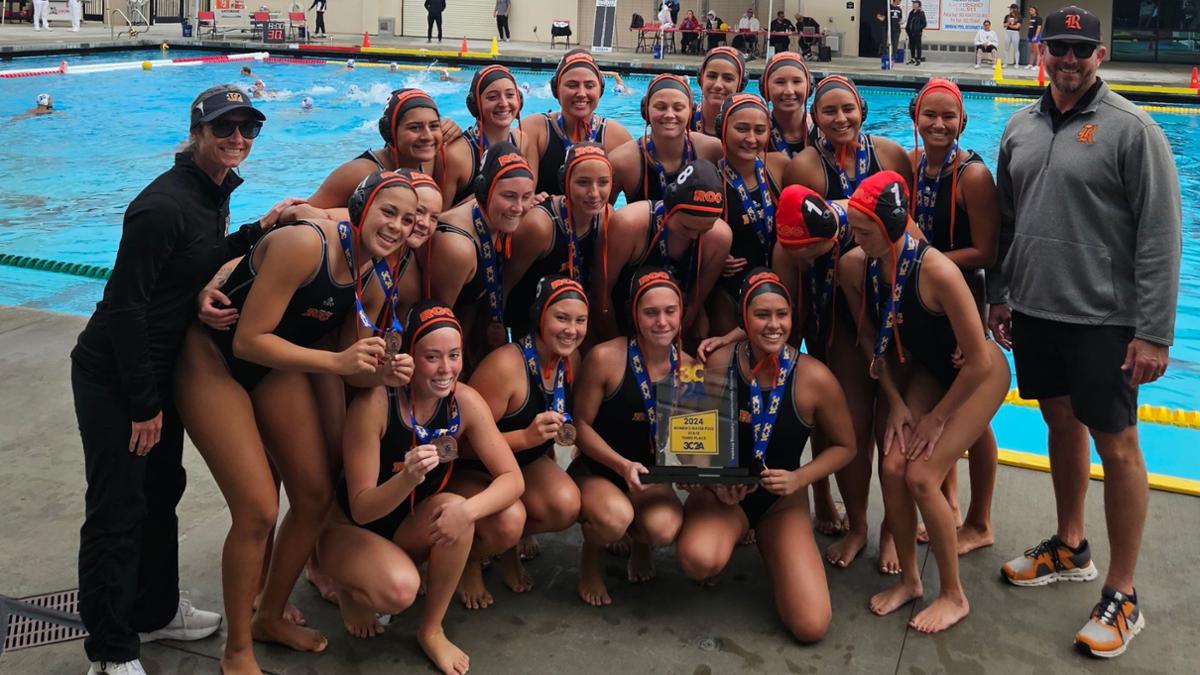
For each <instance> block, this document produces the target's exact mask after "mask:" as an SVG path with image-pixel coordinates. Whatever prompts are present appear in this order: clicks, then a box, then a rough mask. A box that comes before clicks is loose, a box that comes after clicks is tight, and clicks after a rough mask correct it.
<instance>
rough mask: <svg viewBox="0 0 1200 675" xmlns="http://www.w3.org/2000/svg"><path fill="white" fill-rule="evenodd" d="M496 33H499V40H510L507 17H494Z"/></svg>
mask: <svg viewBox="0 0 1200 675" xmlns="http://www.w3.org/2000/svg"><path fill="white" fill-rule="evenodd" d="M496 32H498V33H500V39H501V40H508V39H511V38H512V33H510V32H509V31H508V15H506V14H497V15H496Z"/></svg>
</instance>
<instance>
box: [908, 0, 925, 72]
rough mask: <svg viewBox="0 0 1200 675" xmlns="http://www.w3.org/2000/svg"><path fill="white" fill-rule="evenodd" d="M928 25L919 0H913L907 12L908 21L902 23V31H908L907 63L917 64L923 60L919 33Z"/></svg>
mask: <svg viewBox="0 0 1200 675" xmlns="http://www.w3.org/2000/svg"><path fill="white" fill-rule="evenodd" d="M927 25H929V24H928V22H927V21H926V20H925V10H923V9H921V0H913V4H912V9H911V10H909V12H908V21H906V22H905V24H904V32H905V33H908V52H909V54H908V63H909V65H913V66H919V65H921V62H922V61H924V60H925V57H924V56H922V55H921V33H923V32H924V31H925V27H926V26H927Z"/></svg>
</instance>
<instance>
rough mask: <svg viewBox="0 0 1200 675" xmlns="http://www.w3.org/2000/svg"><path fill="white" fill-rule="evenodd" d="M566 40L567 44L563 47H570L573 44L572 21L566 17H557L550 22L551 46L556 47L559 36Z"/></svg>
mask: <svg viewBox="0 0 1200 675" xmlns="http://www.w3.org/2000/svg"><path fill="white" fill-rule="evenodd" d="M560 37H561V38H563V39H565V40H566V46H565V47H563V49H568V48H570V46H571V22H570V21H567V20H566V19H555V20H554V21H551V22H550V48H551V49H553V48H554V41H555V40H556V39H557V38H560Z"/></svg>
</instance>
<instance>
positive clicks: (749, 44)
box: [733, 7, 762, 55]
mask: <svg viewBox="0 0 1200 675" xmlns="http://www.w3.org/2000/svg"><path fill="white" fill-rule="evenodd" d="M760 28H762V26H761V25H760V24H759V23H758V19H757V18H755V16H754V8H753V7H749V8H747V9H746V14H745V15H744V16H742V18H741V20H739V21H738V31H750V34H749V35H736V36H734V38H733V46H734V47H735V48H737V49H740V50H741V51H743V52H746V53H748V54H751V55H753V54H754V51H755V49H756V47H757V46H758V31H759V29H760Z"/></svg>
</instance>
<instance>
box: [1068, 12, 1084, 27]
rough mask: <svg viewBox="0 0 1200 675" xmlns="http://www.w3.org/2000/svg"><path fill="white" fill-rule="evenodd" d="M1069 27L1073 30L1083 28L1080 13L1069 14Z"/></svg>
mask: <svg viewBox="0 0 1200 675" xmlns="http://www.w3.org/2000/svg"><path fill="white" fill-rule="evenodd" d="M1067 28H1070V29H1071V30H1083V24H1081V23H1080V22H1079V15H1078V14H1068V15H1067Z"/></svg>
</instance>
